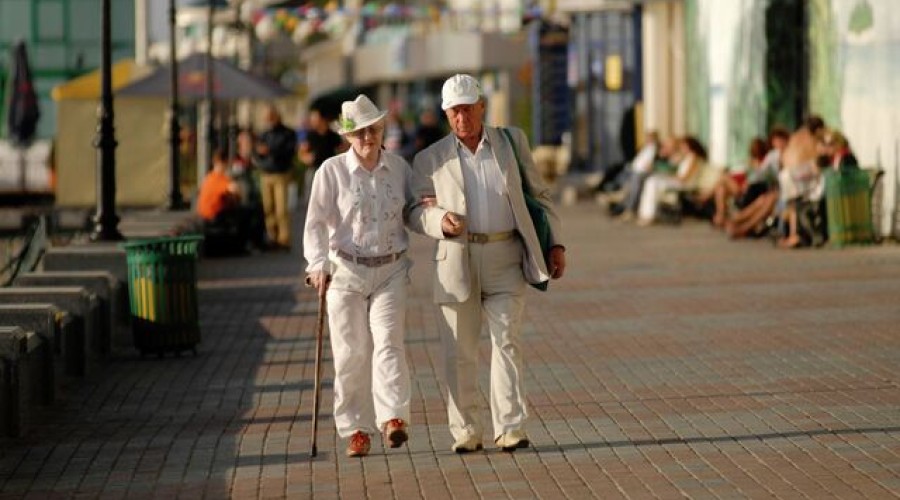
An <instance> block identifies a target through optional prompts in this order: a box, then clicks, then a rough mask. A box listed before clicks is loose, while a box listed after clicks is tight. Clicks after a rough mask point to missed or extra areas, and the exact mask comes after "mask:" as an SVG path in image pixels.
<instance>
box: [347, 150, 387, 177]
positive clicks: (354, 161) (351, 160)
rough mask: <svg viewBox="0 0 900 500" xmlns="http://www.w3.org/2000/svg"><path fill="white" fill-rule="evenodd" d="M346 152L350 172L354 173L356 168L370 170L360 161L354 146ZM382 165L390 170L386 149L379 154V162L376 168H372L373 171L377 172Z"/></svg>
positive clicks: (364, 170)
mask: <svg viewBox="0 0 900 500" xmlns="http://www.w3.org/2000/svg"><path fill="white" fill-rule="evenodd" d="M344 154H345V155H346V158H347V170H349V171H350V173H353V172H355V171H356V170H362V171H363V172H368V170H366V169H365V168H363V166H362V162H361V161H359V157H358V156H356V152H355V151H353V148H350V149H348V150H347V152H346V153H344ZM382 167H384V168H386V169H388V170H390V167H389V166H388V163H387V162H385V161H384V150H382V151H381V154H380V155H378V164H377V165H375V168H373V169H372V172H377V171H378V169H380V168H382Z"/></svg>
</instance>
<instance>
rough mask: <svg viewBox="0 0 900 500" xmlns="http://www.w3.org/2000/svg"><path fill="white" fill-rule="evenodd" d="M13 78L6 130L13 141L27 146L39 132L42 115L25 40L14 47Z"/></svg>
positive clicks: (7, 108)
mask: <svg viewBox="0 0 900 500" xmlns="http://www.w3.org/2000/svg"><path fill="white" fill-rule="evenodd" d="M10 74H11V75H12V79H11V80H10V86H9V101H8V103H7V107H6V132H7V134H8V135H9V138H10V139H11V140H12V142H13V143H15V144H17V145H20V146H25V145H28V144H30V143H31V140H32V139H34V135H35V132H37V122H38V119H39V118H40V117H41V111H40V109H38V102H37V95H36V94H35V92H34V81H33V80H32V79H31V68H30V67H29V65H28V53H27V52H26V51H25V42H23V41H19V42H17V43H16V45H15V46H14V47H13V54H12V67H11V68H10Z"/></svg>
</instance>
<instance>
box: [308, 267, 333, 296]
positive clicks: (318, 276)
mask: <svg viewBox="0 0 900 500" xmlns="http://www.w3.org/2000/svg"><path fill="white" fill-rule="evenodd" d="M330 283H331V275H330V274H325V272H324V271H313V272H311V273H309V274H307V275H306V286H308V287H310V288H315V289H316V291H318V292H319V297H324V296H325V292H327V291H328V285H329V284H330Z"/></svg>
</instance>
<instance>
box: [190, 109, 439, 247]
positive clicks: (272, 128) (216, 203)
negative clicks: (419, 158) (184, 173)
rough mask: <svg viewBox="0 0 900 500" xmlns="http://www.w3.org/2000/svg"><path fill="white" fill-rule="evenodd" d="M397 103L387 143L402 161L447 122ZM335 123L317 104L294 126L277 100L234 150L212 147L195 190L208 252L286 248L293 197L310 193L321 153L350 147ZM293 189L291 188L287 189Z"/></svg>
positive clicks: (434, 138)
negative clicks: (404, 110) (412, 114)
mask: <svg viewBox="0 0 900 500" xmlns="http://www.w3.org/2000/svg"><path fill="white" fill-rule="evenodd" d="M399 109H400V108H399V107H398V106H396V105H395V106H392V107H391V111H390V112H389V113H388V115H387V116H386V117H385V123H386V125H385V137H384V141H383V143H382V145H381V147H383V148H384V149H385V150H386V151H388V152H391V153H393V154H396V155H398V156H400V157H402V158H404V159H405V160H406V161H412V157H413V156H414V155H415V154H416V153H418V152H419V151H422V150H423V149H425V148H426V147H428V146H430V145H431V144H432V143H434V142H436V141H437V140H438V139H440V138H441V137H442V136H443V135H444V133H445V130H444V128H443V127H442V126H441V124H440V122H439V120H438V116H437V114H436V113H435V112H434V111H433V110H431V109H426V110H424V111H423V112H422V113H421V114H420V115H419V119H418V122H415V121H410V120H403V119H401V115H400V113H399ZM339 127H340V123H338V122H337V121H335V120H334V119H331V118H329V117H328V116H326V115H325V114H324V113H323V112H322V110H320V109H318V108H313V109H310V110H309V113H308V114H307V116H306V119H305V120H303V122H302V123H301V124H300V125H299V126H298V128H297V129H296V130H295V129H292V128H291V127H289V126H287V125H285V124H284V122H283V121H282V116H281V113H280V112H279V110H278V108H277V107H276V106H274V105H273V106H269V107H268V108H267V110H266V127H265V129H264V130H262V131H261V132H260V133H258V134H254V133H253V131H251V130H241V131H239V132H238V134H237V139H236V141H235V145H234V147H233V151H228V150H227V148H219V149H216V150H215V151H214V152H213V154H212V161H211V165H210V168H209V172H208V174H207V176H206V177H205V179H204V181H203V182H202V183H201V185H200V188H199V190H198V194H197V203H196V210H197V215H198V216H199V217H200V219H201V220H202V227H203V232H204V234H205V236H206V244H205V245H204V248H205V252H206V254H207V255H209V256H217V255H234V254H241V253H247V252H248V251H289V250H290V249H291V242H292V235H291V212H292V209H291V206H290V205H291V203H290V200H291V199H292V198H293V197H294V196H296V199H298V200H302V202H305V200H307V199H308V197H309V190H310V187H311V185H312V180H313V176H314V173H315V172H316V171H317V170H318V169H319V167H321V166H322V164H323V163H324V162H325V160H327V159H329V158H331V157H333V156H335V155H337V154H340V153H343V152H345V151H347V150H348V148H349V147H350V143H349V142H348V141H347V140H346V137H345V136H342V135H341V134H339V133H338V131H336V129H337V128H339ZM291 189H296V190H297V192H296V193H291V192H290V190H291Z"/></svg>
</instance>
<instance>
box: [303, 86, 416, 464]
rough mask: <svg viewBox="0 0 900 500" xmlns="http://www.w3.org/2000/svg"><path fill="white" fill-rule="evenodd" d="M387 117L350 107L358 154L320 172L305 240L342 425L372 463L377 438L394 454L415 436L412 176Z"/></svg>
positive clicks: (344, 118) (345, 128)
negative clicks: (410, 338) (409, 322)
mask: <svg viewBox="0 0 900 500" xmlns="http://www.w3.org/2000/svg"><path fill="white" fill-rule="evenodd" d="M385 115H386V113H385V112H384V111H381V110H379V109H378V108H377V107H376V106H375V105H374V104H373V103H372V101H370V100H369V99H368V98H367V97H366V96H364V95H360V96H359V97H357V98H356V100H354V101H346V102H344V103H343V105H342V115H341V117H340V121H339V124H340V129H339V130H340V133H341V135H343V136H344V137H345V138H347V140H348V141H349V142H350V146H351V148H350V149H349V150H348V151H346V152H345V153H342V154H339V155H337V156H333V157H332V158H330V159H328V160H326V161H325V162H324V163H323V164H322V166H321V167H320V168H319V169H318V170H317V171H316V174H315V177H314V178H313V183H312V191H311V193H310V200H309V207H308V211H307V216H306V227H305V232H304V240H303V241H304V247H303V252H304V257H305V258H306V261H307V262H308V266H307V268H306V272H307V274H308V277H309V281H310V283H311V284H312V285H313V286H314V287H315V288H316V289H317V290H318V291H319V293H320V294H326V297H327V301H326V302H327V310H328V326H329V331H330V332H331V350H332V353H333V357H334V423H335V426H336V427H337V432H338V435H339V436H340V437H341V438H345V439H349V444H348V446H347V455H348V456H352V457H358V456H365V455H367V454H368V453H369V450H370V447H371V436H372V435H373V434H375V433H377V432H381V433H382V435H383V439H384V441H385V444H386V445H388V446H390V447H391V448H397V447H400V446H402V445H403V443H404V442H406V440H407V437H408V435H407V423H408V422H409V400H410V388H409V368H408V366H407V363H406V350H405V346H404V343H403V342H404V338H405V335H406V298H407V285H408V284H409V269H410V265H411V264H410V261H409V258H408V257H407V255H406V249H407V246H408V241H409V240H408V235H407V232H406V228H405V227H404V217H403V215H404V207H405V206H406V202H407V200H408V199H409V195H410V191H409V177H410V168H409V164H408V163H406V161H405V160H403V159H402V158H401V157H399V156H397V155H394V154H392V153H389V152H387V151H384V150H383V149H382V147H381V145H382V142H383V140H384V127H385V123H384V117H385Z"/></svg>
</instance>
